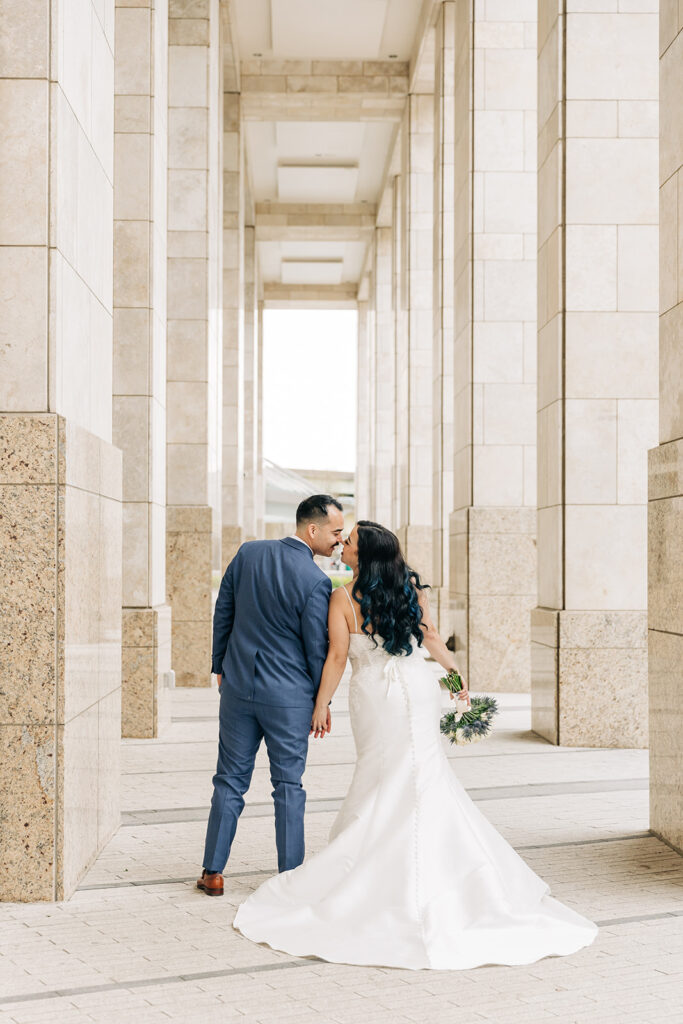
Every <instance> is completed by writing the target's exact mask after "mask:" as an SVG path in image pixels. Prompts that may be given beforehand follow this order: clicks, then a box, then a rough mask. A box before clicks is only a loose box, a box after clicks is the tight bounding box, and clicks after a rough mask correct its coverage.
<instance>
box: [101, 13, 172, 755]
mask: <svg viewBox="0 0 683 1024" xmlns="http://www.w3.org/2000/svg"><path fill="white" fill-rule="evenodd" d="M167 62H168V2H167V0H156V2H155V3H154V4H151V3H150V4H146V5H142V6H136V7H131V6H130V5H129V4H128V3H121V2H120V0H119V2H117V4H116V68H115V77H114V91H115V122H114V133H115V134H114V167H115V175H114V377H113V392H114V405H113V440H114V443H115V444H116V445H118V447H119V448H121V449H122V451H123V502H124V504H123V656H122V680H121V690H122V694H121V695H122V707H121V728H122V732H123V735H124V736H138V737H149V736H158V735H159V731H160V730H161V729H162V728H163V726H164V725H165V724H167V723H168V722H169V721H170V702H169V699H168V698H169V691H168V672H169V670H170V668H171V609H170V607H169V606H168V605H167V604H166V603H165V599H166V508H165V505H166V175H167V141H168V140H167V113H168V81H167ZM175 144H176V147H178V146H179V145H182V140H178V139H176V140H175ZM174 158H175V160H176V161H177V159H178V153H177V152H176V153H174Z"/></svg>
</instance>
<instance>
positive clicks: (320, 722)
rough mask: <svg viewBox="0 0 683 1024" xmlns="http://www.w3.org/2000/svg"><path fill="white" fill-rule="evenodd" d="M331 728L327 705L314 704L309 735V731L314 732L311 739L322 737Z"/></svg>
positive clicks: (330, 717)
mask: <svg viewBox="0 0 683 1024" xmlns="http://www.w3.org/2000/svg"><path fill="white" fill-rule="evenodd" d="M331 728H332V715H331V714H330V709H329V706H328V705H325V706H324V707H320V708H319V707H318V705H317V704H316V706H315V707H314V708H313V718H312V719H311V728H310V732H309V736H310V735H311V733H315V735H314V737H313V739H316V740H317V739H318V738H320V739H323V738H324V736H325V733H326V732H329V731H330V729H331Z"/></svg>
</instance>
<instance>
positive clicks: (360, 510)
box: [356, 299, 371, 519]
mask: <svg viewBox="0 0 683 1024" xmlns="http://www.w3.org/2000/svg"><path fill="white" fill-rule="evenodd" d="M368 342H369V338H368V300H367V299H366V300H364V301H359V302H358V385H357V405H358V412H357V423H358V427H357V434H356V518H357V519H369V518H370V514H371V513H370V486H371V481H370V374H369V357H370V351H369V344H368Z"/></svg>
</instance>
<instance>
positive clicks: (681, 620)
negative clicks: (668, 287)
mask: <svg viewBox="0 0 683 1024" xmlns="http://www.w3.org/2000/svg"><path fill="white" fill-rule="evenodd" d="M649 499H650V500H649V506H648V552H649V558H648V562H649V568H648V574H649V585H648V590H649V594H648V604H649V613H648V614H649V623H648V624H649V627H650V629H649V633H648V661H649V675H650V679H649V705H650V827H651V829H652V831H653V832H654V834H655V835H657V836H659V838H660V839H663V840H664V842H665V843H668V844H669V846H672V847H673V848H674V849H675V850H678V851H679V853H683V744H681V724H682V723H683V692H682V691H681V665H682V664H683V534H682V533H681V517H682V515H683V441H681V440H678V441H670V442H668V443H667V444H662V445H660V446H659V447H658V448H653V449H652V450H651V451H650V452H649Z"/></svg>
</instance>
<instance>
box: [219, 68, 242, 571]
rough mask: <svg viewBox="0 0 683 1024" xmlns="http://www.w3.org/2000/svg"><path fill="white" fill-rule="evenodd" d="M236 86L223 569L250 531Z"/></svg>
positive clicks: (226, 105)
mask: <svg viewBox="0 0 683 1024" xmlns="http://www.w3.org/2000/svg"><path fill="white" fill-rule="evenodd" d="M227 84H228V83H227V82H226V86H227ZM234 89H236V84H233V91H231V92H228V91H226V92H225V93H224V94H223V483H222V507H223V537H222V544H221V568H222V569H223V570H225V568H226V566H227V565H228V563H229V562H230V561H231V559H232V557H233V555H234V554H235V552H236V551H237V549H238V547H239V546H240V544H241V543H242V540H243V535H244V531H243V504H244V479H243V478H244V189H243V185H242V181H243V168H244V155H243V148H242V134H241V113H240V96H239V93H238V92H235V91H234Z"/></svg>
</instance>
